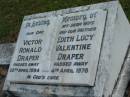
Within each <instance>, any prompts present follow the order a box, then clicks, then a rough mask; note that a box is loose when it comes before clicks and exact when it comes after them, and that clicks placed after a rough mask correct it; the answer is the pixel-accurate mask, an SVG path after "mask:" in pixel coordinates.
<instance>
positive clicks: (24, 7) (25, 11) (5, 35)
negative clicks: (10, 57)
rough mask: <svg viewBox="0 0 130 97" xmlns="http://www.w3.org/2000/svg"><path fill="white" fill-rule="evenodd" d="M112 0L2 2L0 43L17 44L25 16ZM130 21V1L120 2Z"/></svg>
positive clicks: (0, 5)
mask: <svg viewBox="0 0 130 97" xmlns="http://www.w3.org/2000/svg"><path fill="white" fill-rule="evenodd" d="M104 1H110V0H0V42H1V43H5V42H15V41H16V39H17V35H18V32H19V29H20V26H21V23H22V19H23V17H24V16H25V15H29V14H33V13H41V12H47V11H52V10H58V9H63V8H69V7H76V6H81V5H88V4H93V3H98V2H104ZM120 2H121V4H122V6H123V8H124V10H125V13H126V14H127V17H128V19H129V20H130V0H120Z"/></svg>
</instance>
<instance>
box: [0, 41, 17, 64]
mask: <svg viewBox="0 0 130 97" xmlns="http://www.w3.org/2000/svg"><path fill="white" fill-rule="evenodd" d="M14 48H15V43H7V44H0V65H9V64H10V61H11V58H12V55H13V52H14Z"/></svg>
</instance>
